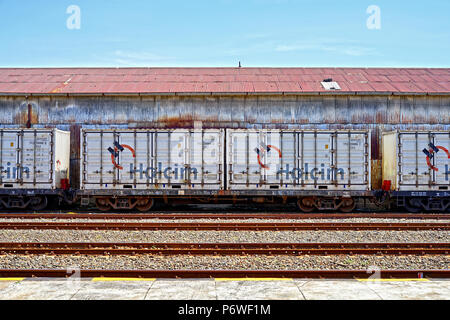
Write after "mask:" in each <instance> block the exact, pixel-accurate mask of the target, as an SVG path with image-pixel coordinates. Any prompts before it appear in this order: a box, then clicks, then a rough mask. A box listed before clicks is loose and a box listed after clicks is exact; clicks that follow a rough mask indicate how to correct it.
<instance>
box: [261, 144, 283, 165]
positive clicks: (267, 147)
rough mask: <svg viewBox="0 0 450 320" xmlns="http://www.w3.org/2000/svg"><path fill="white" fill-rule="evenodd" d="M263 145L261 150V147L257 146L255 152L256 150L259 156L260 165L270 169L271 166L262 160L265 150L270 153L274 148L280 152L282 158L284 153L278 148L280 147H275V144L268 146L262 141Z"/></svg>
mask: <svg viewBox="0 0 450 320" xmlns="http://www.w3.org/2000/svg"><path fill="white" fill-rule="evenodd" d="M261 146H262V149H261V150H260V149H259V148H255V152H256V154H257V157H258V163H259V165H260V167H261V168H264V169H269V166H267V165H265V164H263V163H262V161H261V155H262V154H264V153H265V152H267V153H269V152H270V151H271V150H272V149H274V150H275V151H277V152H278V156H279V157H280V158H281V157H282V156H283V155H282V154H281V150H280V149H278V148H277V147H275V146H272V145H267V146H266V145H265V144H263V143H261Z"/></svg>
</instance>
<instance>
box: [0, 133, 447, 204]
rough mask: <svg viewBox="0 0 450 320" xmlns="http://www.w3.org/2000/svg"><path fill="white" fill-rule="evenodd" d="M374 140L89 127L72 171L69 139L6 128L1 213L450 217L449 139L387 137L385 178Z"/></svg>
mask: <svg viewBox="0 0 450 320" xmlns="http://www.w3.org/2000/svg"><path fill="white" fill-rule="evenodd" d="M370 134H371V133H370V130H296V129H290V130H281V129H195V128H194V129H85V128H82V129H81V132H80V139H81V143H80V150H79V154H80V158H81V159H80V162H79V163H80V165H79V168H70V156H69V155H70V148H71V145H70V137H69V135H70V134H69V132H64V131H61V130H57V129H23V128H16V129H0V165H1V175H0V208H1V209H12V208H19V209H27V208H28V209H31V210H42V209H44V208H46V206H47V205H48V203H49V202H50V201H52V202H54V203H55V202H57V203H58V204H60V205H72V206H75V205H89V204H90V203H91V201H92V202H94V201H95V204H96V206H97V208H98V209H99V210H101V211H109V210H116V209H119V210H138V211H141V212H146V211H149V210H151V209H152V208H153V207H154V205H155V203H156V202H159V203H162V204H171V203H175V202H184V203H239V202H252V203H276V204H280V205H285V204H294V203H295V204H296V205H297V206H298V208H299V210H301V211H302V212H312V211H315V210H320V211H326V210H329V211H341V212H351V211H353V210H354V209H355V207H356V205H357V203H358V202H361V201H364V203H366V202H367V201H370V202H373V203H376V204H378V205H386V206H387V205H392V204H394V205H396V206H398V207H401V208H405V209H407V210H408V211H410V212H419V211H439V212H449V211H450V191H449V187H450V179H449V176H450V168H449V165H450V153H449V150H450V131H393V132H385V133H383V136H382V148H383V159H382V170H381V171H380V170H373V169H372V161H371V152H370V150H371V146H370V144H371V139H370ZM70 169H76V170H77V171H78V170H79V172H80V183H79V185H71V184H70V181H69V170H70ZM374 179H376V180H377V181H381V182H382V183H381V187H374V184H372V180H374Z"/></svg>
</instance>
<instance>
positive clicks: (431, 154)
mask: <svg viewBox="0 0 450 320" xmlns="http://www.w3.org/2000/svg"><path fill="white" fill-rule="evenodd" d="M428 146H429V147H430V149H429V150H427V149H426V148H425V149H423V153H425V154H426V155H427V164H428V167H429V168H430V169H431V170H434V171H436V172H438V171H439V169H438V168H436V167H435V166H433V165H432V164H431V159H433V158H434V156H435V154H437V153H438V152H439V150H442V151H444V152H445V153H446V154H447V158H448V159H450V152H448V150H447V149H446V148H444V147H442V146H435V145H434V144H432V143H430V144H428ZM447 168H448V165H446V169H447ZM446 171H447V172H448V170H446ZM446 174H447V173H446Z"/></svg>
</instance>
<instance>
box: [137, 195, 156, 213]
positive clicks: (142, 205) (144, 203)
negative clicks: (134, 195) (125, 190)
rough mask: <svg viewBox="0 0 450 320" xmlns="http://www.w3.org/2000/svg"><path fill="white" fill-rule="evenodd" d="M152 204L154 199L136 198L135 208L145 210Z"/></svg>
mask: <svg viewBox="0 0 450 320" xmlns="http://www.w3.org/2000/svg"><path fill="white" fill-rule="evenodd" d="M154 204H155V200H154V199H148V198H147V199H145V198H143V199H138V201H137V204H136V209H138V210H139V211H140V212H147V211H149V210H150V209H151V208H152V207H153V205H154Z"/></svg>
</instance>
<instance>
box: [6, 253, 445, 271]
mask: <svg viewBox="0 0 450 320" xmlns="http://www.w3.org/2000/svg"><path fill="white" fill-rule="evenodd" d="M449 267H450V257H449V256H426V257H425V256H424V257H420V256H395V257H392V256H389V257H387V256H345V255H343V256H170V257H164V256H151V255H142V256H46V255H29V256H23V255H3V256H0V268H1V269H63V270H67V269H70V270H73V269H81V270H83V269H99V270H113V269H117V270H313V269H314V270H345V269H358V270H366V269H368V268H370V269H374V268H375V269H381V270H388V269H390V270H393V269H401V270H403V269H404V270H417V269H423V270H433V269H436V270H447V269H448V268H449Z"/></svg>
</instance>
